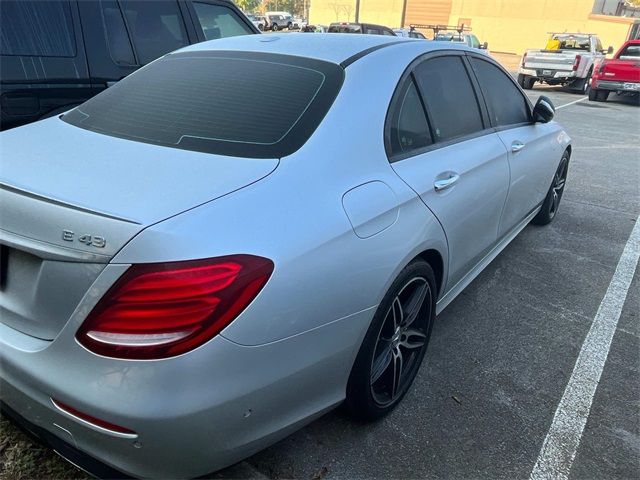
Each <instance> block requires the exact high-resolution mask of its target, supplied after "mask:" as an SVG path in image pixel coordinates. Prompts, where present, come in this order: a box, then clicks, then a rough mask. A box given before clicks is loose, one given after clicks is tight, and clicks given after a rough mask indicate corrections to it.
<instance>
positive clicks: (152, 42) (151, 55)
mask: <svg viewBox="0 0 640 480" xmlns="http://www.w3.org/2000/svg"><path fill="white" fill-rule="evenodd" d="M120 4H121V5H122V6H123V8H124V11H125V15H126V17H127V24H128V25H129V30H130V31H131V35H132V37H133V43H134V46H135V48H136V52H137V53H138V61H139V62H140V63H141V64H142V65H144V64H147V63H149V62H151V61H153V60H155V59H156V58H158V57H161V56H162V55H164V54H165V53H168V52H171V51H173V50H177V49H178V48H181V47H184V46H185V45H188V43H189V41H188V40H187V32H186V30H185V27H184V22H183V20H182V14H181V13H180V8H179V7H178V3H177V2H176V1H175V0H171V1H164V2H149V1H145V0H121V1H120Z"/></svg>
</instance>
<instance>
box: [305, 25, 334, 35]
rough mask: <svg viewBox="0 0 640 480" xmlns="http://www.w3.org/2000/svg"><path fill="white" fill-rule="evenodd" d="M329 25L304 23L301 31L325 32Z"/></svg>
mask: <svg viewBox="0 0 640 480" xmlns="http://www.w3.org/2000/svg"><path fill="white" fill-rule="evenodd" d="M328 30H329V27H327V26H326V25H309V24H307V25H305V26H304V27H303V28H302V29H301V31H302V32H307V33H327V31H328Z"/></svg>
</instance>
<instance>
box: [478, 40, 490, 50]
mask: <svg viewBox="0 0 640 480" xmlns="http://www.w3.org/2000/svg"><path fill="white" fill-rule="evenodd" d="M480 48H481V49H482V50H487V49H488V48H489V44H488V43H487V42H484V43H483V44H482V45H480Z"/></svg>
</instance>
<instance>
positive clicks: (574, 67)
mask: <svg viewBox="0 0 640 480" xmlns="http://www.w3.org/2000/svg"><path fill="white" fill-rule="evenodd" d="M580 60H582V55H576V58H575V60H574V61H573V71H574V72H575V71H576V70H578V66H579V65H580Z"/></svg>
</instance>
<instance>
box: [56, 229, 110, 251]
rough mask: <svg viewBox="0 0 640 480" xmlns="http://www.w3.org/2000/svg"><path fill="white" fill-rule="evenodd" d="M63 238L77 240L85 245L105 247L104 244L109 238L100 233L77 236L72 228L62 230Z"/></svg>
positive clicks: (68, 240)
mask: <svg viewBox="0 0 640 480" xmlns="http://www.w3.org/2000/svg"><path fill="white" fill-rule="evenodd" d="M62 239H63V240H64V241H65V242H74V241H77V242H80V243H84V244H85V245H88V246H91V247H96V248H104V246H105V245H106V244H107V240H106V239H105V238H104V237H102V236H100V235H88V234H84V235H80V236H78V237H77V238H76V234H75V233H73V232H72V231H71V230H62Z"/></svg>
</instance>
